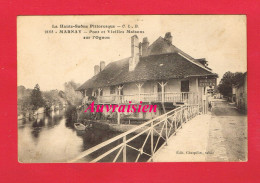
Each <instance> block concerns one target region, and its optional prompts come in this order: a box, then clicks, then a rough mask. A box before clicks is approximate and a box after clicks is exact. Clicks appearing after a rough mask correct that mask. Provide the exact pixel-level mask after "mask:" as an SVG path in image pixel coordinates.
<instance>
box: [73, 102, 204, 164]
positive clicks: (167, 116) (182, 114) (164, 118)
mask: <svg viewBox="0 0 260 183" xmlns="http://www.w3.org/2000/svg"><path fill="white" fill-rule="evenodd" d="M194 109H196V111H195V113H193V115H190V116H193V117H194V116H195V115H197V114H198V113H199V106H198V105H185V106H181V107H178V108H176V109H173V110H171V111H169V112H167V113H165V114H162V115H161V116H158V117H156V118H154V119H151V120H149V121H147V122H145V123H143V124H141V125H138V126H136V127H134V128H132V129H130V130H128V131H127V132H124V133H122V134H120V135H117V136H115V137H113V138H111V139H109V140H107V141H105V142H102V143H100V144H98V145H96V146H94V147H92V148H90V149H88V150H86V151H84V152H82V153H80V154H79V155H78V156H77V157H75V158H74V159H72V160H70V161H69V162H76V161H78V160H79V159H82V158H83V157H85V156H87V155H89V154H91V153H93V152H95V151H97V150H99V149H101V148H103V147H105V146H107V145H109V144H111V143H113V142H115V141H117V140H119V139H122V138H123V142H122V143H120V144H119V145H117V146H116V147H113V148H112V149H110V150H109V151H107V152H106V153H104V154H102V155H100V156H98V157H97V158H95V159H94V160H92V161H91V162H97V161H99V160H101V159H102V158H104V157H106V156H107V155H109V154H111V153H112V152H114V151H115V150H117V149H119V148H121V149H120V150H119V152H118V153H117V155H116V157H115V158H114V162H115V161H116V160H117V158H118V157H119V154H120V153H121V152H122V151H123V161H124V162H126V159H127V158H126V147H131V148H133V149H136V148H134V147H132V146H130V145H128V144H127V143H128V142H130V141H132V140H134V139H136V138H137V137H139V136H140V135H142V134H144V133H145V132H147V131H149V133H148V134H147V137H146V140H145V142H144V143H143V146H144V145H145V143H146V141H147V138H148V136H149V135H150V136H151V155H149V154H147V153H146V155H149V156H150V160H152V158H153V154H154V153H155V151H156V147H157V145H158V142H159V139H160V138H164V137H163V132H165V134H166V136H165V138H164V139H165V141H166V144H167V140H168V138H169V136H170V135H172V134H171V133H170V132H171V129H172V127H173V125H175V131H174V133H175V134H176V133H177V129H178V127H177V125H176V123H177V115H179V117H178V118H180V122H181V124H180V127H182V123H183V118H184V117H185V113H187V112H188V113H189V111H191V110H194ZM178 113H180V114H178ZM190 114H192V113H190ZM172 117H174V118H175V121H174V120H172V122H171V123H170V128H169V129H167V127H168V123H169V120H171V119H170V118H172ZM185 118H186V121H188V117H187V116H186V117H185ZM189 119H190V118H189ZM161 123H163V127H162V129H161V132H160V133H159V132H158V131H157V130H156V129H155V127H156V126H158V125H159V124H161ZM147 125H150V126H148V128H146V129H144V130H142V131H141V132H139V133H137V134H136V135H135V136H133V137H131V138H130V139H126V136H127V135H129V134H131V133H133V132H135V131H137V130H140V129H142V128H143V127H145V126H147ZM164 126H165V131H163V130H164ZM154 131H155V132H156V133H158V134H159V138H158V139H157V142H156V145H155V147H154V143H153V139H154V137H153V132H154ZM143 146H142V148H143ZM136 150H138V149H136ZM138 151H140V153H141V154H142V153H145V152H143V149H139V150H138ZM140 153H139V155H138V158H137V161H138V159H139V157H140Z"/></svg>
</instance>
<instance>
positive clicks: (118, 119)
mask: <svg viewBox="0 0 260 183" xmlns="http://www.w3.org/2000/svg"><path fill="white" fill-rule="evenodd" d="M117 124H118V125H119V124H120V112H119V111H118V109H117Z"/></svg>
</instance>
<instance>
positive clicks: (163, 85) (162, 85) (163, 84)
mask: <svg viewBox="0 0 260 183" xmlns="http://www.w3.org/2000/svg"><path fill="white" fill-rule="evenodd" d="M159 85H160V86H161V87H162V103H164V100H165V99H164V87H165V86H166V85H167V82H166V83H164V82H163V81H162V83H159Z"/></svg>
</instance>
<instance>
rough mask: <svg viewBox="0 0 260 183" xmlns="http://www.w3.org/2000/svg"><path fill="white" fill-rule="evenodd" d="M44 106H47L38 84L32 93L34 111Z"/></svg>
mask: <svg viewBox="0 0 260 183" xmlns="http://www.w3.org/2000/svg"><path fill="white" fill-rule="evenodd" d="M44 104H45V102H44V100H43V97H42V92H41V90H40V86H39V85H38V84H36V85H35V87H34V89H33V90H32V93H31V105H32V108H33V110H37V109H38V108H40V107H43V106H44Z"/></svg>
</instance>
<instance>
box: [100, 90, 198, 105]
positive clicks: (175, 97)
mask: <svg viewBox="0 0 260 183" xmlns="http://www.w3.org/2000/svg"><path fill="white" fill-rule="evenodd" d="M163 97H164V102H173V103H178V102H180V103H184V104H198V102H199V99H198V94H197V93H193V92H165V93H164V95H162V93H161V92H158V93H140V94H131V95H120V96H117V95H111V96H99V97H98V102H99V103H128V102H129V101H131V102H132V103H138V102H140V101H143V102H163V101H162V100H163Z"/></svg>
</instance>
